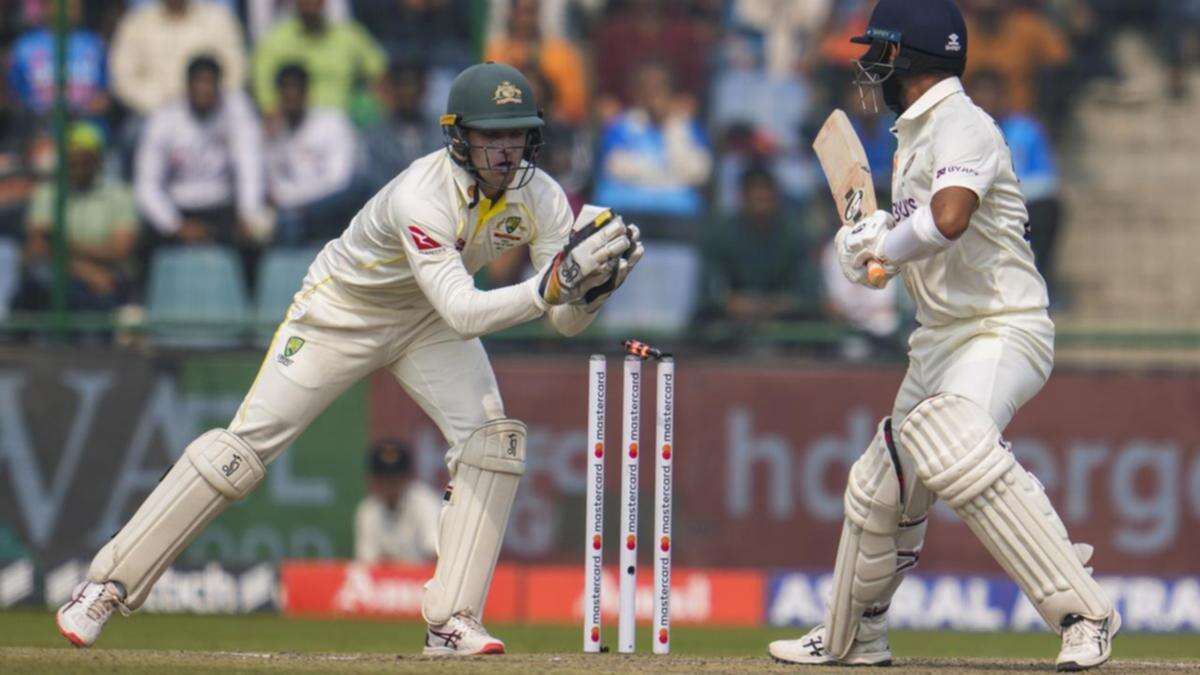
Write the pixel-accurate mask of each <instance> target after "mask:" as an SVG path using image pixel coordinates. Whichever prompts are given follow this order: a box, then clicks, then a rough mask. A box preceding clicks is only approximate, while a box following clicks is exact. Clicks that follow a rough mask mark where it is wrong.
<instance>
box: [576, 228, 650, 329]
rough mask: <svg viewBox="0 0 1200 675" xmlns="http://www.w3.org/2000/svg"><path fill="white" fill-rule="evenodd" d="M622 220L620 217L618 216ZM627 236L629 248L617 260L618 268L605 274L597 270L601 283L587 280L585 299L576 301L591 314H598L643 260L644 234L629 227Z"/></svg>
mask: <svg viewBox="0 0 1200 675" xmlns="http://www.w3.org/2000/svg"><path fill="white" fill-rule="evenodd" d="M617 218H620V216H617ZM625 232H626V234H625V236H626V237H628V238H629V244H630V245H629V248H628V249H626V251H625V252H624V253H622V254H621V257H619V258H617V260H616V266H615V267H614V268H613V269H612V271H611V272H607V273H606V272H605V271H604V270H603V269H601V270H597V272H596V275H599V279H600V283H597V284H592V283H590V280H588V279H585V280H584V282H583V285H584V286H586V287H587V289H588V290H587V292H585V293H584V294H583V297H582V298H581V299H579V300H576V302H577V303H579V304H582V305H585V308H586V309H587V311H589V312H596V311H598V310H599V309H600V307H601V306H603V305H604V302H605V301H606V300H608V298H609V297H610V296H611V295H612V294H613V292H614V291H616V290H617V289H618V288H620V287H621V284H623V283H625V278H626V277H628V276H629V272H630V271H631V270H632V269H633V268H634V267H635V266H636V265H637V264H638V262H639V261H640V260H641V259H642V254H643V253H645V249H644V248H642V232H641V230H639V229H638V226H637V225H627V226H626V230H625Z"/></svg>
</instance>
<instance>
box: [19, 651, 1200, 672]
mask: <svg viewBox="0 0 1200 675" xmlns="http://www.w3.org/2000/svg"><path fill="white" fill-rule="evenodd" d="M0 663H3V664H4V667H3V670H4V671H5V672H9V673H62V672H80V671H88V672H96V671H102V672H114V671H118V672H122V673H164V672H171V673H284V672H323V673H431V672H432V673H439V672H446V673H450V672H453V673H489V674H491V673H497V674H505V673H513V674H520V675H529V674H530V673H595V672H616V673H643V672H654V673H746V672H796V671H800V672H804V673H842V674H843V675H845V673H846V672H847V671H846V669H845V668H803V669H799V668H796V667H788V666H784V665H781V664H777V663H773V662H771V661H770V660H768V659H766V658H762V657H686V656H667V657H660V656H651V655H632V656H625V655H618V654H601V655H584V654H536V655H508V656H501V657H478V658H468V659H453V660H447V659H433V658H426V657H421V656H393V655H388V654H301V653H296V652H277V653H266V652H257V653H256V652H193V651H152V650H94V651H85V650H76V649H46V648H30V647H8V648H0ZM1053 670H1054V668H1053V664H1052V663H1050V662H1049V661H1027V660H998V659H900V660H898V661H897V662H896V664H895V665H894V666H893V667H892V668H891V669H890V670H888V671H887V672H895V673H995V672H1004V673H1047V672H1053ZM1099 672H1121V673H1161V672H1200V663H1195V662H1191V663H1188V662H1167V661H1114V662H1112V663H1110V664H1108V665H1106V666H1105V667H1104V668H1103V669H1102V670H1101V671H1099Z"/></svg>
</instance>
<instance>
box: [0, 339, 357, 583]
mask: <svg viewBox="0 0 1200 675" xmlns="http://www.w3.org/2000/svg"><path fill="white" fill-rule="evenodd" d="M260 359H261V355H260V354H251V353H220V354H203V353H201V354H188V353H180V354H173V355H166V356H158V357H154V358H147V357H146V356H143V355H139V354H134V353H130V352H124V351H110V350H105V349H95V350H92V349H54V350H46V349H19V350H4V351H0V486H2V487H0V560H12V559H18V558H21V559H28V560H33V561H36V563H37V564H38V566H39V567H42V568H48V567H51V566H54V565H57V564H59V563H61V562H63V561H65V560H68V559H74V558H80V557H83V558H89V557H90V556H91V554H92V553H94V552H95V551H96V550H97V549H98V548H99V547H100V546H101V545H103V544H104V542H105V541H107V540H108V538H109V537H110V536H111V535H112V534H113V533H114V532H115V531H116V530H117V528H119V527H120V526H121V524H123V523H124V522H125V521H126V520H127V519H128V518H129V516H131V515H132V514H133V511H134V510H135V509H136V508H137V506H138V505H139V504H140V503H141V502H142V500H143V499H144V498H145V496H146V495H147V494H148V493H149V491H150V490H151V489H152V488H153V487H154V485H156V484H157V482H158V480H159V479H160V478H161V476H162V475H163V474H164V473H165V472H166V470H167V469H168V468H169V467H170V466H171V464H172V463H173V462H174V461H175V459H176V458H177V457H179V455H180V454H181V453H182V452H183V449H184V447H185V446H186V445H187V444H188V443H189V442H190V441H191V440H192V439H193V438H195V437H196V436H198V435H199V434H200V433H202V432H203V431H204V430H206V429H210V428H214V427H222V426H225V425H226V424H228V423H229V420H230V419H231V418H232V417H233V414H234V412H235V411H236V409H237V407H238V405H239V404H240V402H241V399H242V396H243V394H244V392H245V391H246V389H247V388H248V386H249V385H250V383H251V381H252V380H253V378H254V375H255V374H256V373H257V370H258V365H259V360H260ZM364 392H365V387H363V386H359V387H355V388H353V389H351V390H350V391H349V392H348V393H347V394H346V395H344V396H343V397H342V398H340V399H339V400H338V401H336V402H335V403H334V404H333V405H332V406H331V407H330V408H329V410H327V411H326V412H325V414H324V415H322V416H321V417H320V418H318V419H317V420H316V422H315V423H314V424H313V425H312V427H311V428H310V429H309V430H308V431H307V432H306V433H305V434H304V435H302V436H301V437H300V439H299V440H298V441H297V442H296V443H295V444H294V446H293V447H292V448H290V449H289V450H288V451H287V452H285V453H284V455H283V456H282V457H281V458H280V459H278V460H277V461H275V462H274V463H273V464H272V465H271V467H270V468H269V470H268V473H267V479H266V480H265V481H264V482H263V484H262V485H261V486H260V487H259V488H258V490H257V491H256V492H254V493H253V494H251V495H250V496H249V497H248V498H247V499H245V500H244V501H242V502H240V503H238V504H236V505H234V506H233V507H232V508H231V509H229V511H227V512H226V513H225V514H224V515H222V516H221V517H220V518H218V519H217V520H216V521H215V522H214V523H213V524H212V525H211V526H210V527H209V528H208V529H207V530H205V532H204V533H203V534H202V535H201V537H200V538H199V539H198V540H197V541H196V543H195V544H193V545H192V546H191V547H190V548H189V549H188V550H187V551H185V552H184V554H183V556H182V557H181V560H180V562H182V563H184V564H190V565H199V564H201V563H204V562H207V561H211V560H216V561H220V562H222V563H225V564H233V565H249V564H251V563H254V562H256V561H262V560H278V559H282V558H284V557H297V556H322V557H346V556H349V555H351V553H352V546H351V522H352V516H353V510H354V508H355V506H356V504H357V502H358V500H359V499H361V497H362V494H363V478H362V472H363V461H362V452H363V448H364V444H365V434H364V429H365V424H366V419H365V403H364Z"/></svg>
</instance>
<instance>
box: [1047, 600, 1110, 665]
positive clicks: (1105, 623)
mask: <svg viewBox="0 0 1200 675" xmlns="http://www.w3.org/2000/svg"><path fill="white" fill-rule="evenodd" d="M1119 630H1121V614H1120V613H1119V612H1117V610H1115V609H1114V610H1113V612H1112V614H1110V615H1108V616H1107V617H1105V618H1103V619H1100V620H1099V621H1097V620H1095V619H1085V618H1083V617H1081V616H1078V615H1076V614H1072V615H1070V616H1068V617H1067V618H1066V619H1064V620H1063V633H1062V640H1063V644H1062V651H1060V652H1059V653H1058V661H1056V662H1055V665H1056V666H1057V667H1058V669H1059V670H1068V671H1075V670H1087V669H1088V668H1095V667H1096V666H1098V665H1100V664H1102V663H1104V662H1105V661H1107V660H1108V659H1109V658H1110V657H1111V656H1112V643H1113V636H1115V635H1116V634H1117V631H1119Z"/></svg>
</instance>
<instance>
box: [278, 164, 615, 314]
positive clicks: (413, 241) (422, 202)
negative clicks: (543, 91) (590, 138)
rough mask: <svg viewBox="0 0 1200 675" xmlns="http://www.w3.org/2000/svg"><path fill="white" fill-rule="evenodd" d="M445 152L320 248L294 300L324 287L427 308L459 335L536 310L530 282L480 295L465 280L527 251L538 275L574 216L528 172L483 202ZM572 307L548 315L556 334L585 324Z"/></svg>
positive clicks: (553, 189)
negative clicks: (521, 181) (517, 184)
mask: <svg viewBox="0 0 1200 675" xmlns="http://www.w3.org/2000/svg"><path fill="white" fill-rule="evenodd" d="M476 189H477V188H476V186H475V182H474V179H473V178H472V177H471V175H470V174H469V173H467V171H466V170H465V169H463V168H462V167H460V166H458V165H457V164H455V163H454V162H453V161H452V160H451V159H450V155H449V152H448V151H447V150H445V149H441V150H437V151H435V152H432V153H430V154H428V155H426V156H424V157H422V158H420V159H418V160H417V161H415V162H413V163H412V164H411V165H410V166H409V167H408V168H407V169H405V170H404V171H403V172H401V173H400V175H398V176H396V178H394V179H392V181H391V182H390V183H388V184H387V185H385V186H384V187H383V189H381V190H380V191H379V192H378V193H377V194H376V195H375V196H374V197H373V198H372V199H371V200H370V201H369V202H367V204H366V205H365V206H363V208H362V210H360V211H359V212H358V215H356V216H355V217H354V219H353V220H352V221H350V226H349V227H348V228H346V231H345V232H344V233H343V234H342V236H341V237H339V238H337V239H335V240H333V241H331V242H329V243H328V244H326V246H325V248H324V249H323V250H322V251H321V253H320V254H319V255H318V256H317V259H316V260H315V261H313V264H312V266H311V267H310V268H309V270H308V275H307V276H306V277H305V279H304V289H305V290H303V291H301V295H303V294H304V293H306V292H308V291H309V290H311V289H314V288H318V287H320V286H322V285H324V284H326V283H330V282H332V283H333V284H334V285H336V287H337V288H338V289H339V290H341V291H342V292H344V293H345V294H346V295H349V296H350V297H352V298H354V299H356V300H359V301H361V302H366V303H369V304H371V305H375V306H384V307H391V308H395V309H400V310H412V309H417V310H419V309H425V308H430V307H432V308H433V309H435V310H436V311H437V312H438V314H440V315H441V316H442V318H443V319H445V320H446V322H447V323H448V324H449V325H450V327H451V328H452V329H453V330H454V331H455V332H457V333H458V334H460V335H462V336H463V337H476V336H479V335H484V334H487V333H491V332H495V331H498V330H503V329H505V328H509V327H511V326H515V325H517V324H520V323H524V322H526V321H529V320H531V319H535V318H538V317H540V316H542V314H543V313H545V312H546V310H547V307H546V304H545V302H544V301H543V300H542V299H541V296H540V295H539V294H538V292H537V286H538V281H539V279H540V274H539V275H534V276H533V277H531V278H529V279H528V280H526V281H524V282H522V283H519V284H515V285H513V286H507V287H504V288H499V289H495V290H490V291H481V290H479V289H477V288H476V287H475V281H474V279H473V277H472V275H474V274H475V272H477V271H479V270H480V269H481V268H482V267H483V266H484V265H486V264H487V263H489V262H491V261H492V260H495V259H496V258H497V257H499V256H500V255H501V254H502V253H504V252H505V251H508V250H510V249H513V248H516V247H518V246H526V245H528V246H529V248H530V257H531V258H532V260H533V265H534V267H535V268H536V269H539V270H541V269H544V268H545V266H546V265H548V264H549V263H550V262H551V260H553V258H554V256H555V255H556V254H557V253H558V252H559V251H561V250H562V248H563V246H565V245H566V243H567V239H568V238H569V236H570V233H571V226H572V223H573V220H574V217H573V215H572V213H571V206H570V204H568V203H567V196H566V194H565V193H564V192H563V190H562V188H561V187H560V186H559V185H558V183H556V182H555V181H554V179H553V178H551V177H550V176H548V175H547V174H546V173H545V172H543V171H542V170H540V169H538V170H536V171H535V174H534V176H533V179H532V180H531V181H530V182H529V184H528V185H526V186H524V187H522V188H518V189H509V190H507V191H506V192H505V193H504V194H503V195H502V196H501V197H500V199H498V200H497V201H496V203H494V204H493V203H492V202H491V201H490V200H489V199H488V198H487V197H484V196H481V195H480V196H478V199H476ZM593 317H594V315H593V314H588V313H587V312H586V311H584V310H583V309H582V307H579V306H575V305H563V306H559V307H553V308H550V311H549V318H550V321H551V323H552V324H553V325H554V327H555V328H557V329H558V330H559V331H562V332H565V333H568V334H573V333H575V332H578V331H579V330H582V329H583V327H585V326H586V325H587V324H588V323H590V322H591V320H592V318H593Z"/></svg>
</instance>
